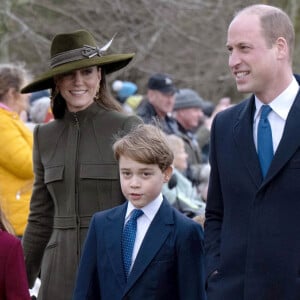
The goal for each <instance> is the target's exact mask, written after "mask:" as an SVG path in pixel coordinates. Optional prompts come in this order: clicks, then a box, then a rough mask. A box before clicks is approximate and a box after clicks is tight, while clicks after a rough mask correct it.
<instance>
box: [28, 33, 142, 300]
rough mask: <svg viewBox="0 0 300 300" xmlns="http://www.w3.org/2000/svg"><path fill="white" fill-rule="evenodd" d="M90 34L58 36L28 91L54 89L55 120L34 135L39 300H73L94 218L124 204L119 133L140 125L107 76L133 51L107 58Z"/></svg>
mask: <svg viewBox="0 0 300 300" xmlns="http://www.w3.org/2000/svg"><path fill="white" fill-rule="evenodd" d="M111 42H112V41H110V42H109V43H108V44H107V45H105V46H103V47H102V48H99V47H98V46H97V44H96V41H95V39H94V37H93V36H92V34H91V33H89V32H88V31H86V30H78V31H75V32H70V33H61V34H57V35H56V36H55V37H54V39H53V41H52V44H51V59H50V65H51V68H50V69H49V70H48V71H46V72H45V73H43V74H41V75H40V76H38V77H37V78H36V79H35V80H34V81H33V82H31V83H30V84H28V85H27V86H26V87H24V88H23V89H22V93H31V92H35V91H38V90H44V89H50V90H51V101H52V112H53V115H54V120H53V121H52V122H48V123H46V124H38V125H36V127H35V129H34V151H33V157H34V173H35V181H34V189H33V193H32V197H31V202H30V215H29V218H28V226H27V227H26V231H25V234H24V236H23V240H22V243H23V248H24V255H25V262H26V269H27V274H28V280H29V286H30V288H31V287H32V285H33V283H34V282H35V279H36V278H37V276H38V275H39V274H40V278H41V286H40V290H39V294H38V299H43V300H48V299H55V300H66V299H71V296H72V292H73V288H74V281H75V274H76V270H77V265H78V263H79V259H80V255H81V247H82V244H83V241H84V239H85V236H86V233H87V229H88V226H89V223H90V219H91V216H92V215H93V214H94V213H95V212H96V211H101V210H104V209H108V208H111V207H114V206H116V205H118V204H121V203H123V202H124V200H125V199H124V197H123V195H122V193H121V188H120V182H119V173H118V165H117V161H116V160H115V158H114V155H113V152H112V148H111V145H112V143H113V136H114V135H115V134H117V133H118V132H119V131H122V132H128V131H130V130H131V128H132V127H134V126H135V125H137V124H139V123H141V120H140V119H139V118H137V117H136V116H126V115H125V114H123V113H121V111H122V109H121V107H120V105H119V103H118V102H117V101H116V100H114V99H112V98H111V97H110V96H109V94H108V91H107V86H106V74H109V73H112V72H114V71H117V70H119V69H121V68H123V67H125V66H126V65H127V64H128V63H129V62H130V61H131V59H132V58H133V56H134V54H133V53H127V54H108V53H107V51H108V47H109V45H110V43H111Z"/></svg>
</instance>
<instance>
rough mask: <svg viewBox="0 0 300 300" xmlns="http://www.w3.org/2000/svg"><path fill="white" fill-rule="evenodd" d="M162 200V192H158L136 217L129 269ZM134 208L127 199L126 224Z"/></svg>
mask: <svg viewBox="0 0 300 300" xmlns="http://www.w3.org/2000/svg"><path fill="white" fill-rule="evenodd" d="M162 202H163V196H162V194H159V195H158V196H157V198H156V199H154V200H153V201H151V202H150V203H149V204H147V205H146V206H144V207H143V208H142V211H143V212H144V214H143V215H141V216H140V217H139V218H138V219H137V232H136V238H135V243H134V247H133V253H132V263H131V267H130V270H131V269H132V266H133V264H134V261H135V259H136V256H137V254H138V252H139V250H140V247H141V245H142V242H143V240H144V237H145V235H146V233H147V230H148V228H149V226H150V224H151V222H152V220H153V219H154V217H155V215H156V214H157V212H158V210H159V208H160V206H161V204H162ZM134 209H136V207H134V206H133V205H132V203H131V202H130V201H128V206H127V212H126V216H125V223H124V224H126V222H127V221H128V220H129V219H130V216H131V213H132V211H133V210H134Z"/></svg>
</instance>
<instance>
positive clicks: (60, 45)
mask: <svg viewBox="0 0 300 300" xmlns="http://www.w3.org/2000/svg"><path fill="white" fill-rule="evenodd" d="M111 42H112V40H111V41H110V42H109V43H108V44H106V45H105V46H104V47H102V48H99V47H98V46H97V44H96V42H95V40H94V38H93V36H92V35H91V34H90V33H89V32H88V31H86V30H78V31H75V32H71V33H63V34H58V35H56V36H55V37H54V39H53V41H52V45H51V58H50V70H48V71H46V72H44V73H43V74H41V75H39V76H38V77H36V78H35V79H34V81H33V82H31V83H30V84H28V85H26V86H25V87H24V88H22V90H21V93H23V94H26V93H32V92H36V91H40V90H45V89H49V88H52V87H53V76H56V75H60V74H64V73H68V72H71V71H74V70H77V69H82V68H87V67H91V66H100V67H101V68H104V69H105V73H106V74H109V73H112V72H115V71H117V70H120V69H122V68H123V67H125V66H126V65H127V64H128V63H129V62H130V61H131V60H132V58H133V57H134V53H126V54H107V55H106V54H105V52H106V50H107V49H108V47H109V46H110V44H111Z"/></svg>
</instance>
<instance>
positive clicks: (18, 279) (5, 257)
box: [0, 205, 31, 300]
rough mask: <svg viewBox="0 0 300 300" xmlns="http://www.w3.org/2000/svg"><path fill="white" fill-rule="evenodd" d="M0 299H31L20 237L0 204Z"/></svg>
mask: <svg viewBox="0 0 300 300" xmlns="http://www.w3.org/2000/svg"><path fill="white" fill-rule="evenodd" d="M0 299H1V300H18V299H19V300H30V299H31V298H30V294H29V288H28V283H27V277H26V271H25V263H24V256H23V249H22V245H21V241H20V239H18V238H17V237H15V236H14V230H13V228H12V226H11V225H10V223H9V221H8V220H7V218H6V216H5V214H4V211H3V210H2V209H1V205H0Z"/></svg>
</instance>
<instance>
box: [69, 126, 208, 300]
mask: <svg viewBox="0 0 300 300" xmlns="http://www.w3.org/2000/svg"><path fill="white" fill-rule="evenodd" d="M113 149H114V153H115V156H116V159H117V160H118V161H119V170H120V179H121V187H122V191H123V194H124V196H125V197H126V199H127V200H128V202H127V203H124V204H123V205H121V206H118V207H115V208H112V209H110V210H106V211H102V212H98V213H96V214H95V215H94V217H93V219H92V221H91V225H90V228H89V232H88V235H87V239H86V242H85V246H84V250H83V254H82V258H81V261H80V266H79V269H78V275H77V281H76V287H75V291H74V297H73V300H82V299H90V300H94V299H110V300H119V299H132V300H142V299H156V300H165V299H177V300H187V299H195V300H196V299H197V300H204V299H205V294H204V281H203V267H204V266H203V256H204V253H203V247H202V246H203V244H202V242H203V241H202V239H203V231H202V228H201V226H200V225H199V224H197V223H196V222H194V221H192V220H191V219H189V218H187V217H186V216H184V215H183V214H181V213H180V212H178V211H177V210H176V209H175V208H173V207H172V206H171V205H170V204H169V203H168V201H167V199H165V198H164V197H163V196H162V193H161V190H162V186H163V184H164V183H166V182H168V180H169V179H170V176H171V174H172V166H171V165H172V162H173V152H172V150H171V148H170V146H169V144H168V142H167V140H166V138H165V135H164V133H163V132H162V131H161V130H160V129H159V128H157V127H156V126H154V125H147V124H142V125H140V126H138V127H137V128H135V129H134V130H133V131H132V132H130V133H129V134H127V135H125V136H123V137H120V138H119V139H117V141H116V142H115V143H114V145H113ZM131 224H132V225H135V227H131ZM129 226H130V229H131V233H132V232H135V236H132V239H131V241H132V243H130V242H129V241H128V237H129V236H128V234H127V230H128V227H129ZM129 250H131V251H129Z"/></svg>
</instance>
